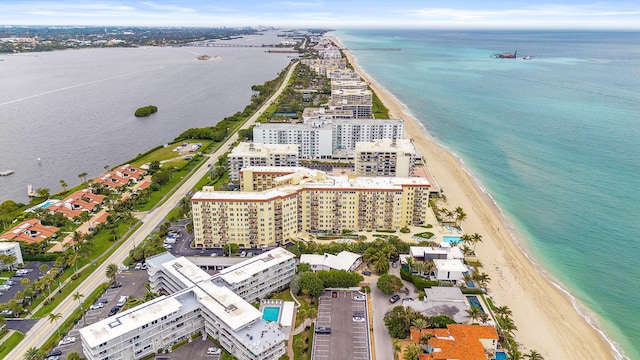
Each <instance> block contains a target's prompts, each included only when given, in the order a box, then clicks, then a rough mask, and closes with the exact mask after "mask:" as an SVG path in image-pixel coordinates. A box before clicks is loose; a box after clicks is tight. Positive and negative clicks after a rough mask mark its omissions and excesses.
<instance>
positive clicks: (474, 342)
mask: <svg viewBox="0 0 640 360" xmlns="http://www.w3.org/2000/svg"><path fill="white" fill-rule="evenodd" d="M426 334H431V335H434V337H432V338H431V339H429V342H428V346H429V347H430V348H432V349H434V350H435V351H432V352H431V353H429V354H422V355H421V356H420V359H421V360H448V359H456V360H487V359H493V358H494V357H495V355H494V357H489V356H488V355H487V353H490V354H495V350H496V347H497V343H498V333H497V332H496V329H495V328H494V327H493V326H486V325H466V324H450V325H447V328H446V329H424V330H422V331H420V330H418V329H411V339H412V340H413V341H415V342H416V343H420V338H421V337H422V336H423V335H426ZM480 340H485V341H486V342H488V343H489V344H487V346H488V347H487V348H486V349H485V345H483V343H482V342H481V341H480Z"/></svg>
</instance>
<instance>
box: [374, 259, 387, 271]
mask: <svg viewBox="0 0 640 360" xmlns="http://www.w3.org/2000/svg"><path fill="white" fill-rule="evenodd" d="M373 268H374V269H376V272H378V273H379V274H386V273H387V272H388V271H389V261H387V258H386V257H385V256H384V255H383V256H380V257H378V258H377V259H375V260H374V262H373Z"/></svg>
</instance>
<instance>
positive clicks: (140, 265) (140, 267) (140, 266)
mask: <svg viewBox="0 0 640 360" xmlns="http://www.w3.org/2000/svg"><path fill="white" fill-rule="evenodd" d="M134 269H136V270H140V269H142V263H137V264H136V266H135V267H134Z"/></svg>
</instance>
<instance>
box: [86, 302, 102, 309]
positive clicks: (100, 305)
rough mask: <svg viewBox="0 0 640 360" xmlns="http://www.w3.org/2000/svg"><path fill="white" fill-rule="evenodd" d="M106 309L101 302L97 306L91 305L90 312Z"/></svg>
mask: <svg viewBox="0 0 640 360" xmlns="http://www.w3.org/2000/svg"><path fill="white" fill-rule="evenodd" d="M103 307H104V304H103V303H101V302H97V303H95V304H91V306H89V310H98V309H102V308H103Z"/></svg>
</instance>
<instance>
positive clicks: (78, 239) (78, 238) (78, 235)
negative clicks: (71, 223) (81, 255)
mask: <svg viewBox="0 0 640 360" xmlns="http://www.w3.org/2000/svg"><path fill="white" fill-rule="evenodd" d="M84 237H85V235H84V234H83V233H81V232H79V231H74V232H73V236H72V238H71V239H72V240H73V242H74V243H76V244H80V243H81V242H82V240H84Z"/></svg>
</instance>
